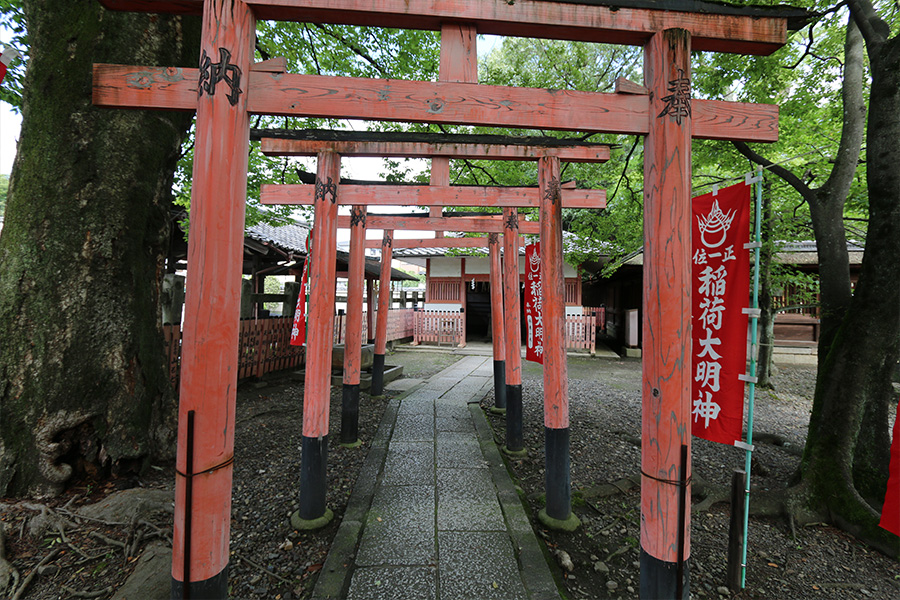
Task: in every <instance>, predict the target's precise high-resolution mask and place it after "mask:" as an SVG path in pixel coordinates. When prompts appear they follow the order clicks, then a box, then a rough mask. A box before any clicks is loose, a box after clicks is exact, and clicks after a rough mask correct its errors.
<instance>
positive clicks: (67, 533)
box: [0, 352, 900, 600]
mask: <svg viewBox="0 0 900 600" xmlns="http://www.w3.org/2000/svg"><path fill="white" fill-rule="evenodd" d="M459 358H460V357H459V356H454V355H449V354H439V353H425V352H415V353H414V352H402V353H400V352H398V353H395V354H393V355H392V356H390V357H389V358H388V361H387V362H388V363H390V364H402V365H403V366H404V371H405V375H406V376H407V377H413V378H426V377H428V376H430V375H432V374H434V373H437V372H439V371H440V370H442V369H443V368H444V367H446V366H448V365H450V364H452V363H453V362H455V361H456V360H458V359H459ZM569 375H570V395H571V397H572V403H571V426H572V483H573V490H574V494H573V498H574V505H575V506H574V510H575V511H576V512H577V513H578V514H579V517H580V518H581V520H582V522H583V524H584V525H583V526H582V527H581V528H580V529H579V530H578V531H577V532H576V533H574V534H558V533H553V532H547V531H544V530H542V529H541V528H540V527H538V529H537V531H538V534H539V535H540V536H541V539H543V540H544V541H545V542H546V543H547V547H548V552H549V553H550V554H551V555H552V560H553V561H554V564H558V562H559V560H558V559H559V557H560V551H564V552H566V553H567V554H568V555H569V556H570V557H571V559H572V562H573V570H572V571H571V572H568V571H564V570H563V569H562V568H560V567H557V573H558V575H559V578H560V581H561V583H562V585H563V589H564V590H565V592H566V594H567V596H568V597H569V598H573V599H574V598H598V599H601V598H636V597H637V592H636V589H637V585H638V584H637V581H638V568H637V563H636V561H637V560H638V552H637V550H638V536H639V534H638V520H639V504H640V501H639V491H638V490H637V487H636V486H630V484H629V482H628V478H631V479H633V480H636V478H635V476H636V475H637V473H638V471H639V462H640V449H639V447H638V446H637V445H636V444H637V443H638V442H639V438H640V363H639V362H637V361H613V360H597V359H594V360H591V359H587V358H585V359H581V358H575V359H571V360H570V364H569ZM775 383H776V386H777V389H776V391H775V392H774V393H768V394H765V393H764V394H760V397H759V400H758V412H757V417H756V421H757V431H758V432H768V433H775V434H778V435H779V436H781V437H782V438H783V439H784V440H786V441H787V445H786V446H772V445H768V444H759V445H758V446H757V448H758V451H757V452H756V456H757V457H758V459H759V460H758V465H757V466H756V467H755V469H757V471H758V472H754V473H753V476H752V477H753V478H752V482H753V486H754V492H756V490H765V489H773V490H777V489H780V488H782V487H784V485H785V483H786V481H787V479H788V478H789V477H790V475H791V473H792V472H793V470H794V468H795V467H796V464H797V460H798V458H797V456H796V454H795V453H794V451H795V450H796V449H799V448H801V447H802V443H803V440H804V436H805V431H806V423H807V420H808V411H809V405H810V396H811V394H812V389H813V384H814V372H813V371H812V370H811V369H802V368H790V369H789V368H783V369H781V370H780V372H779V374H778V375H777V376H776V378H775ZM523 388H524V399H525V432H526V444H527V446H528V447H529V448H530V449H531V450H532V453H531V456H530V457H529V458H528V459H525V460H520V461H515V462H514V463H512V464H511V469H512V471H513V473H514V474H515V476H516V478H517V479H518V483H519V484H520V485H521V487H522V488H523V490H524V493H525V495H526V497H527V498H528V504H529V505H530V507H531V508H532V509H533V511H534V512H535V513H536V512H537V509H538V508H539V507H540V506H541V502H542V493H543V485H544V484H543V471H542V469H543V464H542V463H543V454H542V450H541V448H542V444H543V439H542V435H543V414H542V407H541V403H542V400H541V371H540V367H539V366H537V365H532V364H531V363H526V365H525V367H524V386H523ZM301 399H302V385H301V384H300V383H298V382H296V381H293V380H292V379H291V378H289V377H282V378H280V379H277V380H273V381H271V382H269V383H266V384H265V385H264V387H258V386H257V385H256V384H252V383H246V384H243V385H242V386H241V387H240V389H239V392H238V407H237V436H236V440H235V456H236V460H235V480H234V491H233V507H232V529H231V531H232V535H231V551H232V555H231V562H230V574H231V576H230V580H229V582H230V590H231V597H233V598H242V599H243V598H247V599H250V598H267V599H270V598H274V599H276V600H282V599H283V600H287V599H292V598H304V597H308V595H309V591H310V589H311V584H312V582H313V581H314V579H315V577H316V573H317V572H318V570H319V569H320V568H321V565H322V563H323V561H324V558H325V556H326V554H327V552H328V549H329V547H330V545H331V539H332V537H333V535H334V532H335V530H336V528H337V525H336V523H335V524H332V525H330V526H329V527H327V528H325V529H324V530H322V531H319V532H315V533H299V532H296V531H294V530H293V529H291V528H290V526H289V524H288V517H289V515H290V514H291V513H292V512H293V511H294V510H296V508H297V501H298V495H297V494H298V490H297V479H298V477H299V470H300V435H301V417H302V414H301ZM491 402H492V399H491V398H490V397H489V398H488V399H487V401H486V404H488V405H489V404H490V403H491ZM385 404H386V401H385V400H373V399H371V398H369V397H368V396H367V395H366V394H362V408H361V411H360V414H361V421H360V437H361V439H363V440H366V441H367V440H371V439H372V436H373V435H374V432H375V429H376V427H377V424H378V422H379V420H380V419H381V415H382V412H383V409H384V406H385ZM488 419H489V420H490V422H491V423H492V425H493V426H494V427H495V431H497V435H498V436H499V439H501V440H502V436H503V431H504V429H503V421H502V420H501V419H500V418H499V417H496V416H493V415H491V414H490V413H489V414H488ZM339 427H340V390H338V389H336V390H335V392H334V394H333V396H332V411H331V433H330V443H329V456H328V465H329V470H328V472H329V478H330V481H329V491H328V500H327V502H328V506H329V507H330V508H332V509H333V510H334V511H335V513H336V519H340V517H341V515H342V514H343V511H344V507H345V506H346V502H347V497H348V495H349V492H350V489H351V488H352V485H353V482H354V481H355V479H356V475H357V473H358V470H359V468H360V466H361V464H362V462H363V459H364V458H365V453H366V449H367V446H365V445H364V446H363V447H362V448H361V449H357V450H348V449H345V448H341V447H340V446H339V445H338V444H337V439H338V434H339ZM693 460H694V468H695V473H696V475H698V476H701V477H703V478H704V479H706V480H707V481H709V482H711V483H712V484H719V485H723V486H724V485H725V484H726V483H727V482H728V481H729V479H730V476H731V475H730V474H731V471H732V469H734V468H737V467H740V466H741V465H742V464H743V457H742V453H740V452H738V451H737V450H735V449H733V448H728V447H724V446H721V445H719V444H712V443H707V442H704V441H703V440H695V445H694V454H693ZM173 482H174V475H173V472H172V468H171V465H155V466H153V468H150V469H149V470H148V472H147V474H146V475H145V476H143V477H141V478H131V479H120V480H114V481H111V482H103V483H100V482H96V481H90V480H81V481H79V482H76V483H74V484H73V485H72V486H71V488H70V490H69V491H68V492H67V493H66V494H65V495H64V496H62V497H61V498H58V499H56V500H54V501H51V502H48V503H47V504H46V505H41V504H38V503H32V502H27V501H19V500H15V499H10V498H4V499H0V519H2V523H3V531H4V532H5V538H6V540H5V541H6V544H5V555H6V557H7V558H8V559H9V561H10V563H11V564H12V566H13V567H14V568H15V569H16V570H17V571H18V573H19V575H20V579H19V581H18V582H17V583H18V586H19V587H20V588H21V587H22V583H23V582H24V580H25V579H26V578H28V577H29V576H32V574H33V576H32V579H31V580H30V581H29V583H28V585H27V587H26V588H25V592H24V594H22V595H21V596H20V597H22V598H31V599H42V600H47V599H57V598H75V597H96V598H110V597H112V595H113V592H114V590H116V589H118V588H119V587H120V586H121V585H122V583H123V582H124V581H125V579H126V577H127V576H128V575H129V574H130V573H131V571H132V570H133V569H134V567H135V565H136V564H137V563H138V562H139V559H140V557H142V556H143V557H144V558H146V557H147V556H148V555H149V554H150V553H151V552H152V550H148V548H153V547H154V545H155V544H156V545H161V546H163V547H166V546H167V547H170V546H171V520H172V517H171V504H170V503H165V502H164V503H162V504H161V505H155V506H152V507H149V508H150V510H148V511H145V512H144V513H143V514H142V515H141V516H140V517H139V518H137V519H135V518H133V517H131V516H128V515H123V516H121V517H112V518H111V517H103V518H99V519H98V518H90V519H89V518H85V517H83V516H78V514H79V510H81V509H82V508H83V507H84V506H86V505H89V504H92V503H95V502H97V501H99V500H102V499H103V498H107V497H109V496H111V495H112V494H113V493H114V492H117V491H119V490H122V489H128V488H132V489H135V488H141V487H143V488H149V489H171V486H172V483H173ZM608 482H616V485H617V486H618V488H621V491H619V489H616V488H615V487H614V488H612V489H613V490H614V491H615V492H616V493H615V494H613V495H609V496H603V495H601V492H605V491H608V490H609V489H610V486H604V485H603V484H605V483H608ZM699 501H700V499H699V498H695V503H694V509H693V514H694V516H693V517H692V569H693V572H692V580H691V585H692V590H693V595H694V597H695V598H714V597H717V596H719V594H718V592H717V588H720V587H721V586H722V585H723V584H724V582H725V574H724V573H725V558H724V557H725V545H726V538H727V531H728V518H729V509H728V505H727V504H724V503H719V504H714V505H713V506H712V508H711V509H710V510H708V511H702V510H701V508H702V507H701V506H700V505H699ZM42 515H43V516H42ZM60 530H61V531H60ZM749 547H750V553H749V569H748V576H747V589H746V590H744V591H743V592H741V593H740V594H737V595H731V594H730V593H728V594H724V597H735V598H741V599H750V598H753V599H757V598H759V599H762V598H766V599H770V598H777V599H786V600H793V599H798V600H799V599H801V598H803V599H805V598H823V599H825V598H835V599H838V598H840V599H847V598H880V599H884V600H888V599H891V600H893V599H895V598H898V597H900V574H898V573H900V570H898V565H897V563H894V562H892V561H890V560H888V559H886V558H885V557H883V556H882V555H880V554H878V553H874V552H871V551H868V550H866V549H865V548H864V547H862V546H860V545H859V544H858V543H857V542H855V541H854V540H853V539H852V538H850V537H848V536H846V535H845V534H843V533H841V532H839V531H837V530H835V529H834V528H831V527H828V526H823V525H816V526H811V527H806V528H800V529H798V530H797V531H796V532H792V531H791V527H790V525H789V524H788V523H787V522H786V521H784V520H782V519H780V518H753V519H752V520H751V524H750V546H749ZM0 554H2V552H0ZM41 563H43V564H42V565H41V566H40V567H38V565H39V564H41ZM0 583H2V582H0ZM613 584H615V586H613ZM629 588H632V589H631V590H629ZM88 592H94V593H95V595H93V596H89V595H86V594H87V593H88ZM79 594H80V596H79ZM11 595H12V594H11V592H10V593H8V594H7V595H6V596H4V595H3V590H0V597H9V596H11ZM161 597H163V598H167V597H168V589H167V588H166V589H164V590H163V593H162V594H161Z"/></svg>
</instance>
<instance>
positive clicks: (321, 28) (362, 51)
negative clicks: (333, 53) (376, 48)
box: [313, 23, 390, 77]
mask: <svg viewBox="0 0 900 600" xmlns="http://www.w3.org/2000/svg"><path fill="white" fill-rule="evenodd" d="M313 27H315V28H316V29H318V30H319V31H321V32H322V33H324V34H325V35H327V36H330V37H333V38H334V39H336V40H337V41H339V42H340V43H342V44H343V45H344V46H346V47H347V48H349V49H350V50H352V51H353V53H354V54H356V55H357V56H359V57H360V58H362V59H363V60H365V61H366V62H367V63H369V64H370V65H372V66H373V67H375V70H376V71H378V72H379V73H380V74H381V76H382V77H390V73H388V72H387V70H386V69H385V68H384V67H382V66H381V65H380V64H378V61H377V60H375V59H374V58H372V56H371V55H370V54H369V53H368V52H366V50H365V48H362V47H360V46H359V44H356V43H354V42H353V41H351V40H348V39H347V38H345V37H344V36H342V35H339V34H338V33H337V32H335V31H331V30H330V29H328V28H326V27H325V26H324V25H320V24H319V23H313Z"/></svg>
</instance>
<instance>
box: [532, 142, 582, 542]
mask: <svg viewBox="0 0 900 600" xmlns="http://www.w3.org/2000/svg"><path fill="white" fill-rule="evenodd" d="M538 165H539V167H538V169H539V170H538V184H539V186H540V193H541V209H540V215H541V286H542V287H541V304H542V306H543V324H544V457H545V463H546V464H545V471H544V483H545V487H546V493H547V506H546V508H543V509H541V511H540V513H539V515H538V516H539V518H540V519H541V521H542V522H543V523H544V524H545V525H546V526H548V527H553V528H556V529H566V530H573V529H575V528H576V527H578V525H579V520H578V517H576V516H575V515H574V514H573V513H572V485H571V478H570V475H569V380H568V375H567V371H566V304H565V292H566V288H565V277H564V276H563V247H562V197H561V193H560V181H559V159H558V158H557V157H555V156H545V157H542V158H541V159H540V161H539V162H538Z"/></svg>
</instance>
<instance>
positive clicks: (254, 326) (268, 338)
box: [163, 308, 414, 389]
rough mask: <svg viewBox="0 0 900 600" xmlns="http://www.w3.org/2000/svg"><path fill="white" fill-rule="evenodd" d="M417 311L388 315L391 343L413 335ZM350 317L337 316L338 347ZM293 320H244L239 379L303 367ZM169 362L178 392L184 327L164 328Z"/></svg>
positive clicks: (281, 318)
mask: <svg viewBox="0 0 900 600" xmlns="http://www.w3.org/2000/svg"><path fill="white" fill-rule="evenodd" d="M413 321H414V317H413V309H411V308H407V309H399V310H397V309H394V310H391V311H390V312H388V328H387V329H388V338H387V339H388V340H398V339H402V338H407V337H412V335H413ZM346 325H347V316H346V315H343V316H338V315H335V318H334V330H335V331H334V340H335V341H334V343H335V344H342V343H343V338H344V329H345V328H346ZM291 327H293V318H291V317H275V318H272V319H241V330H240V343H239V347H238V379H246V378H248V377H262V376H263V375H265V374H266V373H271V372H273V371H281V370H283V369H295V368H297V367H300V366H302V365H303V359H304V352H305V348H304V347H303V346H291V343H290V342H291ZM163 334H164V336H165V342H166V349H165V351H166V360H167V362H168V365H169V379H170V380H171V381H172V385H173V386H175V389H178V383H179V373H180V370H181V326H180V325H164V326H163ZM365 337H366V320H365V318H363V338H365Z"/></svg>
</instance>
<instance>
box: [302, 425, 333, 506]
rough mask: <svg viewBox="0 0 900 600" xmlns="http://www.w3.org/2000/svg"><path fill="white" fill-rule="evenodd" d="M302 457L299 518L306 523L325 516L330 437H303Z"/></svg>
mask: <svg viewBox="0 0 900 600" xmlns="http://www.w3.org/2000/svg"><path fill="white" fill-rule="evenodd" d="M301 448H302V454H301V456H300V509H299V510H298V511H297V516H298V517H299V518H300V519H302V520H304V521H311V520H313V519H318V518H320V517H322V516H323V515H324V514H325V492H326V491H327V482H326V468H327V464H328V436H327V435H325V436H322V437H320V438H311V437H306V436H303V442H302V446H301Z"/></svg>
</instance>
